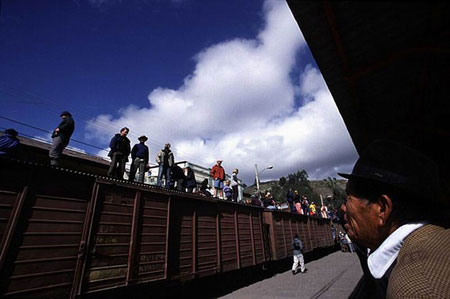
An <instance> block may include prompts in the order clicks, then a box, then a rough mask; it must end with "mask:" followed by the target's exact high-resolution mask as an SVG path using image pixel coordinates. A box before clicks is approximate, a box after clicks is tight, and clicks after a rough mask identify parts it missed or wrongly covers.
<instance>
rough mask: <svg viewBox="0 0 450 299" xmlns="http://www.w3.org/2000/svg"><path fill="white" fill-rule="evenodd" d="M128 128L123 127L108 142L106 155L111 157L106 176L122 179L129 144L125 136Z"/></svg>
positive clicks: (129, 147) (129, 148)
mask: <svg viewBox="0 0 450 299" xmlns="http://www.w3.org/2000/svg"><path fill="white" fill-rule="evenodd" d="M129 132H130V130H129V129H128V128H127V127H125V128H122V129H121V130H120V134H116V135H114V137H113V138H112V139H111V142H110V143H109V147H110V148H111V151H110V152H109V154H108V156H109V157H110V158H111V165H110V166H109V169H108V176H110V177H114V178H119V179H123V173H124V172H125V164H126V163H127V162H128V156H129V155H130V151H131V146H130V139H128V138H127V135H128V133H129Z"/></svg>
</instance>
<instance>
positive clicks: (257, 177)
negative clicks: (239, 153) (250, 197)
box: [255, 164, 261, 199]
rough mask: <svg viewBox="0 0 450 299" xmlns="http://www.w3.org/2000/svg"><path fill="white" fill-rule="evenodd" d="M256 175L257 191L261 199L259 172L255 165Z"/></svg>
mask: <svg viewBox="0 0 450 299" xmlns="http://www.w3.org/2000/svg"><path fill="white" fill-rule="evenodd" d="M255 173H256V191H257V192H258V199H261V195H260V192H259V172H258V165H256V164H255Z"/></svg>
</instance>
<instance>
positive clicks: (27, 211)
mask: <svg viewBox="0 0 450 299" xmlns="http://www.w3.org/2000/svg"><path fill="white" fill-rule="evenodd" d="M2 166H4V164H2ZM20 166H21V167H17V165H16V167H11V168H5V167H2V171H1V176H0V177H1V179H0V181H1V183H0V189H1V190H2V191H1V196H0V203H1V204H2V206H4V207H5V209H4V212H5V213H4V215H3V216H7V217H6V218H5V219H7V224H6V226H3V227H4V229H3V232H4V233H3V234H2V247H1V249H2V251H1V252H2V256H1V265H0V269H1V272H0V275H1V276H0V281H1V283H0V289H1V294H2V295H3V296H13V297H18V298H24V297H27V296H33V295H35V294H36V293H39V294H40V296H42V297H45V296H47V295H48V294H51V295H52V296H60V297H67V296H68V295H69V293H70V290H71V287H72V282H73V280H74V274H75V272H74V271H75V266H76V262H77V257H78V249H79V244H80V240H81V235H82V229H83V223H84V221H85V214H86V209H87V203H88V201H89V200H90V197H91V188H92V184H91V182H90V181H92V180H90V179H89V178H86V177H82V176H77V175H75V174H73V173H65V176H66V180H65V184H64V185H62V184H61V180H60V177H61V176H60V173H56V172H54V171H51V170H50V169H49V168H35V167H30V166H29V165H25V164H24V165H20ZM68 189H69V190H73V192H71V194H70V197H69V196H68V194H67V190H68ZM19 190H20V191H19ZM14 197H15V200H14V201H13V198H14ZM8 216H9V217H8ZM2 218H3V217H2ZM2 222H3V223H4V221H2Z"/></svg>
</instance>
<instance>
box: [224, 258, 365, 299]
mask: <svg viewBox="0 0 450 299" xmlns="http://www.w3.org/2000/svg"><path fill="white" fill-rule="evenodd" d="M305 265H306V268H307V269H308V271H307V272H306V273H298V274H296V275H292V272H291V270H288V271H285V272H282V273H278V274H276V275H274V276H272V277H270V278H267V279H264V280H262V281H258V282H256V283H253V284H251V285H248V286H246V287H243V288H241V289H238V290H235V291H233V292H231V293H229V294H227V295H224V296H222V297H219V298H223V299H239V298H242V299H243V298H246V299H250V298H255V299H256V298H258V299H262V298H267V299H269V298H271V299H274V298H321V299H328V298H329V299H331V298H333V299H339V298H348V296H349V295H350V293H351V292H352V290H353V288H354V287H355V286H356V284H357V283H358V281H359V279H360V278H361V276H362V273H363V272H362V270H361V266H360V263H359V260H358V256H357V255H356V253H349V252H341V251H337V252H334V253H332V254H329V255H327V256H324V257H322V258H321V259H318V260H314V261H311V262H309V263H308V262H307V263H306V264H305Z"/></svg>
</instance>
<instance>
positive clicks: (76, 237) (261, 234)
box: [0, 159, 334, 298]
mask: <svg viewBox="0 0 450 299" xmlns="http://www.w3.org/2000/svg"><path fill="white" fill-rule="evenodd" d="M0 163H1V164H0V165H1V167H0V241H1V243H0V250H1V251H0V296H2V297H5V298H45V297H57V298H77V297H80V296H81V297H83V296H87V295H92V294H101V293H102V292H106V291H108V290H111V289H114V288H119V289H121V290H123V289H124V288H125V289H126V288H129V287H132V286H136V285H148V286H149V287H151V285H152V284H154V283H159V284H161V283H162V284H164V283H170V282H173V281H192V280H195V279H197V278H202V277H207V276H213V275H217V274H220V273H225V272H229V271H240V269H248V268H249V267H254V266H258V265H264V264H266V263H269V262H272V261H277V260H283V259H286V258H287V257H290V256H291V255H292V250H291V242H292V239H293V236H294V234H295V233H298V234H299V236H300V238H301V239H302V240H303V243H304V245H305V252H311V251H313V250H315V249H318V248H324V247H331V246H333V245H334V240H333V237H332V232H331V227H330V225H331V223H330V220H328V219H319V218H314V217H307V216H303V215H296V214H292V213H288V212H283V211H268V210H265V209H263V208H260V207H254V206H248V205H244V204H240V203H233V202H227V201H222V200H214V199H210V198H206V197H202V196H200V195H195V194H187V193H182V192H177V191H172V190H167V189H163V188H159V187H155V186H149V185H145V184H140V183H130V182H127V181H122V180H116V179H111V178H107V177H103V176H100V175H97V174H90V173H84V172H80V171H75V170H71V169H66V168H57V167H51V166H49V165H44V164H39V163H36V162H26V161H21V160H11V159H1V160H0Z"/></svg>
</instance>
